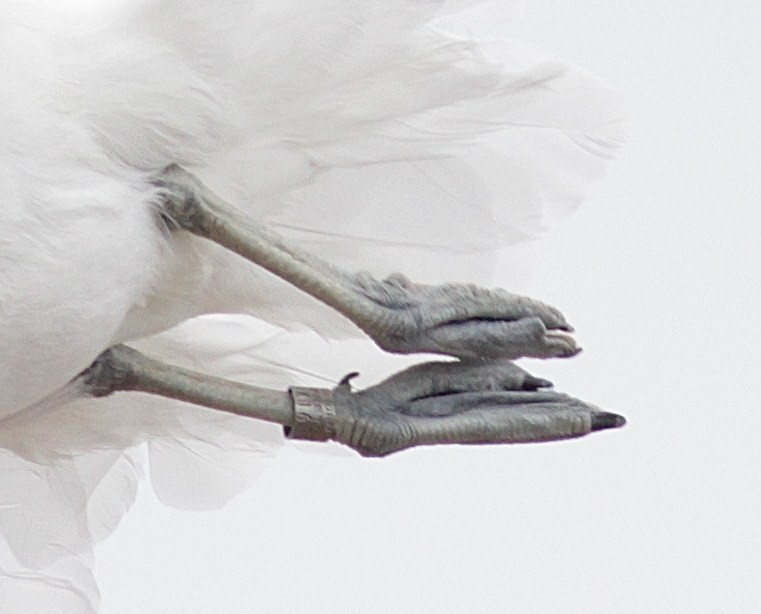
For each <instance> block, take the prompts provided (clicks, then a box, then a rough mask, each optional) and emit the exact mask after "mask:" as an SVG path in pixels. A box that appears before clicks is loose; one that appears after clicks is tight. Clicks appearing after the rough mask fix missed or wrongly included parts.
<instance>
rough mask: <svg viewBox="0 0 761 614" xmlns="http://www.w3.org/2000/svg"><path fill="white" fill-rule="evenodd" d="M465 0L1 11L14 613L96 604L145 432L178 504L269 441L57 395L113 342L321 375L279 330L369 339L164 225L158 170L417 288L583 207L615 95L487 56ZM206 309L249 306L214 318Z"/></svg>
mask: <svg viewBox="0 0 761 614" xmlns="http://www.w3.org/2000/svg"><path fill="white" fill-rule="evenodd" d="M463 4H468V5H470V4H477V3H474V2H468V3H459V5H463ZM457 6H458V3H451V2H450V3H448V2H444V1H435V0H388V1H386V2H383V3H378V2H372V1H370V0H313V1H310V2H304V0H280V1H279V2H264V1H260V0H231V1H229V2H225V3H223V4H219V3H200V2H191V1H189V0H162V1H160V2H159V1H157V0H143V1H140V2H127V1H117V2H109V3H102V2H85V1H81V2H75V1H68V2H63V3H61V2H52V1H47V0H38V1H34V2H17V1H15V0H2V2H0V77H2V78H1V79H0V127H1V129H2V134H3V141H2V143H0V160H1V161H2V163H1V164H0V190H2V194H3V203H2V205H0V391H1V396H0V466H2V471H3V476H4V478H3V480H2V482H1V483H0V531H2V532H3V534H4V535H5V536H6V540H7V541H8V544H9V546H10V551H3V552H0V567H1V568H2V569H3V570H4V571H5V572H6V577H5V578H3V579H0V582H2V583H3V584H4V585H0V586H2V589H3V591H5V590H8V591H12V594H13V595H14V599H16V598H17V599H18V603H19V604H23V607H24V610H23V611H26V612H28V611H47V610H46V608H48V609H49V607H51V606H50V604H55V611H57V612H62V613H65V614H68V613H69V612H71V613H74V612H77V613H79V612H83V613H84V612H92V611H94V610H95V609H96V607H97V605H96V602H97V590H96V588H95V585H94V583H93V581H92V578H91V576H90V573H89V571H88V569H89V567H88V560H89V551H90V548H91V546H92V544H93V542H94V541H95V540H97V539H99V538H101V537H103V536H104V535H107V534H108V532H110V531H111V530H113V528H114V527H115V525H116V523H117V522H118V519H119V518H120V517H121V515H122V514H123V512H124V511H125V509H126V508H127V507H128V506H129V504H130V502H131V500H132V498H133V497H134V493H135V488H136V481H137V478H138V477H139V474H140V468H139V467H138V465H137V464H136V463H135V462H133V461H132V460H131V457H130V453H129V452H128V450H130V449H131V448H133V447H134V446H135V445H137V444H139V443H141V442H149V443H148V445H149V450H150V451H149V456H150V459H151V472H152V477H153V481H154V484H155V485H156V487H157V489H158V491H159V494H160V496H162V498H163V499H164V500H165V501H167V502H169V503H171V504H175V505H184V506H187V507H192V508H203V507H210V506H214V505H217V504H219V503H220V502H221V501H224V500H226V499H227V498H229V497H230V496H233V495H234V494H235V493H236V492H238V491H239V490H240V489H241V488H243V487H244V486H245V485H246V484H247V483H248V481H249V479H250V477H251V476H252V475H253V473H255V471H254V470H253V469H252V468H253V466H254V465H255V463H254V462H253V461H254V460H255V457H256V456H257V454H258V451H261V450H262V449H268V448H270V447H271V446H274V445H277V443H278V442H279V436H278V435H277V433H276V432H275V430H274V429H272V428H270V427H268V426H266V425H260V424H258V423H255V422H253V421H246V420H242V419H239V418H235V417H229V416H218V415H214V414H212V413H211V412H207V411H202V410H198V409H197V408H191V407H187V406H184V407H183V406H181V404H176V403H174V404H173V403H169V402H167V401H165V400H159V399H150V398H147V397H144V396H140V395H135V396H134V397H129V396H127V397H125V396H122V397H117V398H114V399H107V400H103V401H98V402H94V401H88V400H82V399H69V398H62V397H61V396H60V395H59V394H57V393H56V391H57V390H59V389H61V388H62V387H63V386H65V384H66V383H67V382H68V381H69V380H70V379H71V378H72V377H74V376H75V375H76V374H77V373H79V372H80V371H82V370H83V369H84V368H85V367H86V366H87V365H88V364H90V362H92V360H93V359H94V358H95V357H96V356H97V355H98V354H99V353H100V352H102V351H103V350H104V349H106V348H107V347H109V346H110V345H112V344H114V343H117V342H123V341H136V340H138V339H143V340H142V341H139V342H138V343H139V344H142V347H143V348H144V349H145V350H146V351H148V352H151V353H154V354H157V355H160V356H162V357H164V358H166V359H167V360H170V361H173V362H176V363H178V364H186V365H189V366H194V367H196V368H200V369H202V370H204V371H207V372H210V373H217V374H220V375H224V376H226V377H232V378H236V379H242V380H244V381H250V382H252V383H256V384H258V385H267V384H270V385H278V386H283V385H285V384H287V383H294V382H299V383H308V382H310V381H313V380H312V377H313V374H310V373H308V372H306V371H299V370H298V369H297V368H295V367H292V366H291V364H290V363H292V362H296V366H298V365H299V363H298V362H297V361H294V360H293V359H292V358H291V357H289V356H288V351H287V348H288V347H299V348H301V349H302V352H301V353H302V354H303V353H305V352H304V351H303V350H304V349H305V348H308V347H313V348H314V347H316V345H317V344H319V343H321V341H320V338H319V337H317V336H316V335H314V334H307V333H299V335H300V336H299V337H297V338H296V341H294V336H293V333H286V332H285V331H284V329H294V328H299V327H301V328H302V329H303V328H305V329H311V330H312V331H315V332H316V333H319V334H320V335H321V336H323V337H328V338H341V337H346V336H349V335H352V334H355V333H356V331H355V330H354V329H353V328H352V327H351V326H350V325H349V324H348V323H347V322H345V321H344V320H343V319H342V318H340V317H339V316H337V315H335V314H333V313H331V312H330V311H329V310H328V309H327V308H325V307H323V306H321V305H320V304H318V303H317V302H316V301H315V300H313V299H311V298H309V297H306V296H304V295H302V294H301V293H300V292H298V291H297V290H294V289H293V288H291V287H289V286H288V285H286V284H285V283H283V282H281V281H280V280H278V279H276V278H274V277H273V276H271V275H270V274H268V273H266V272H263V271H258V270H256V269H255V268H253V267H251V266H250V265H249V264H248V263H245V262H244V261H242V260H241V259H239V258H237V257H236V256H234V255H233V254H230V253H228V252H225V251H224V250H222V249H220V248H218V247H217V246H215V245H212V244H206V243H203V242H202V241H200V240H198V239H196V238H194V237H183V236H180V235H171V236H170V235H167V234H166V233H165V232H163V231H162V229H161V227H160V225H159V224H157V223H156V217H155V211H154V208H155V202H156V190H155V188H154V187H153V186H152V185H151V184H150V182H149V178H150V176H151V174H153V173H155V172H156V171H158V170H160V169H161V168H163V167H164V166H166V165H168V164H171V163H179V164H181V165H183V166H185V167H187V168H188V169H190V170H192V171H193V172H194V173H196V174H197V175H198V176H200V177H201V178H202V179H203V180H204V182H205V183H207V184H208V185H209V186H210V187H211V188H212V189H213V190H215V191H216V192H217V193H219V194H220V195H221V196H223V197H225V198H226V199H227V200H229V201H230V202H232V203H234V204H235V205H236V206H238V207H240V208H241V209H244V210H246V211H247V212H249V213H250V214H251V215H253V216H255V217H256V218H257V219H259V220H261V221H262V222H263V223H266V224H269V225H271V226H272V227H274V228H275V229H277V230H278V232H280V233H282V234H284V235H286V236H288V237H290V238H293V239H297V240H299V241H300V242H301V243H302V244H303V245H304V246H305V247H306V248H307V249H310V250H312V251H313V252H315V253H317V254H319V255H321V256H323V257H325V258H327V259H328V260H331V261H333V262H335V263H337V264H341V265H342V266H344V267H346V268H350V269H356V268H361V269H368V270H372V271H374V272H376V273H379V274H384V273H388V272H391V271H395V270H403V271H404V272H405V273H407V274H409V275H410V276H411V277H414V278H415V279H418V280H422V281H445V280H453V279H467V280H473V281H479V280H480V281H488V279H485V277H488V268H489V262H490V258H489V253H490V252H492V251H493V250H496V249H497V248H499V247H500V246H501V245H504V244H509V243H510V242H515V241H518V240H521V239H524V238H526V237H529V236H533V235H535V234H536V233H537V232H538V231H539V230H540V229H541V227H542V226H543V224H544V222H545V220H546V219H547V217H548V216H551V215H553V214H556V213H562V212H565V211H568V210H570V209H572V208H573V207H574V206H575V205H576V204H577V202H578V200H579V199H580V198H581V196H582V195H583V192H584V188H585V186H586V184H587V183H588V181H589V180H590V179H591V178H593V177H594V176H595V175H596V174H597V173H598V172H599V170H600V166H601V162H602V160H604V158H605V157H607V156H609V155H610V152H611V151H612V149H613V148H614V146H615V144H616V141H617V139H618V132H617V130H618V127H617V123H616V122H617V119H618V118H617V114H616V111H615V108H614V107H613V106H611V104H610V103H609V99H608V97H607V93H606V92H605V90H604V88H602V86H600V85H599V84H597V83H596V82H595V81H594V80H593V79H591V78H589V77H588V76H586V75H585V74H583V73H582V72H581V71H578V70H577V69H573V68H570V67H567V66H564V65H562V64H559V63H557V62H554V61H533V60H530V59H528V58H527V57H526V56H525V55H523V53H522V52H519V51H518V50H517V49H515V48H507V49H503V50H502V52H503V55H504V57H501V58H499V60H500V61H497V60H495V59H487V57H486V56H485V55H484V53H483V52H482V50H481V49H480V48H479V46H478V45H477V44H476V42H474V41H473V40H469V39H463V38H460V37H456V36H453V35H450V34H446V33H445V31H443V30H442V29H441V28H442V27H443V26H442V24H443V22H441V21H440V20H441V18H442V16H444V15H445V14H446V15H448V14H449V13H450V12H451V11H452V10H454V9H455V8H457ZM448 19H454V17H451V16H449V17H448ZM437 20H439V21H437ZM214 313H235V314H248V315H249V316H253V317H254V318H256V319H253V318H242V317H239V316H236V317H229V316H213V317H201V318H198V317H196V316H201V315H203V314H214ZM189 318H193V319H190V320H189ZM186 320H188V321H187V322H186V323H185V324H182V325H181V326H179V328H176V329H174V330H172V331H169V332H164V331H167V329H170V328H171V327H173V326H176V325H178V324H181V323H182V322H184V321H186ZM265 322H266V323H267V324H265ZM151 336H152V337H151ZM146 337H150V338H146ZM289 343H290V344H292V345H290V346H289V345H288V344H289ZM302 367H303V365H302ZM333 375H338V374H329V377H330V376H333ZM51 395H52V396H51ZM125 450H126V451H127V452H125ZM188 467H192V470H189V469H188ZM8 476H10V477H8ZM183 476H186V477H187V478H188V479H186V480H183V479H182V477H183ZM188 476H192V478H191V477H188ZM199 480H200V481H202V482H203V484H204V488H199ZM200 492H204V493H205V497H201V495H200V494H199V493H200ZM51 510H55V511H56V517H55V520H54V521H51V515H50V512H51ZM6 586H7V587H8V588H7V589H6ZM4 594H5V593H4ZM35 600H36V601H35ZM13 603H16V601H13ZM32 604H34V606H35V607H33V605H32ZM37 604H40V605H39V606H37ZM4 611H6V610H4ZM11 611H12V612H13V610H11Z"/></svg>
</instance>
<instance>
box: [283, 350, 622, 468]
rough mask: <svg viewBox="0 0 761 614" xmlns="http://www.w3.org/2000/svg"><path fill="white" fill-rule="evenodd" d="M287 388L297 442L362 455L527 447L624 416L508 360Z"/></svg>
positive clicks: (291, 432) (417, 368) (610, 425)
mask: <svg viewBox="0 0 761 614" xmlns="http://www.w3.org/2000/svg"><path fill="white" fill-rule="evenodd" d="M350 377H351V376H349V377H347V378H346V379H345V380H344V382H342V383H341V384H340V385H339V386H338V387H337V388H336V389H335V390H333V392H332V394H329V393H328V394H326V391H322V390H320V391H318V390H313V389H305V388H295V389H293V390H292V394H293V397H294V402H295V408H296V416H297V419H296V420H295V422H294V425H293V426H292V427H290V428H289V429H287V431H288V435H289V437H291V438H295V439H314V440H326V439H333V440H335V441H339V442H341V443H344V444H346V445H348V446H350V447H352V448H354V449H355V450H357V451H358V452H359V453H360V454H362V455H364V456H386V455H388V454H391V453H393V452H398V451H400V450H404V449H406V448H411V447H413V446H418V445H432V444H441V443H459V444H485V443H491V444H496V443H525V442H537V441H550V440H556V439H566V438H571V437H580V436H583V435H586V434H588V433H590V432H592V431H595V430H601V429H605V428H616V427H620V426H623V424H625V420H624V418H623V417H621V416H618V415H616V414H612V413H609V412H604V411H601V410H599V409H597V408H596V407H594V406H592V405H588V404H586V403H584V402H582V401H579V400H577V399H574V398H572V397H569V396H567V395H565V394H561V393H558V392H554V391H552V390H547V389H546V387H547V386H548V385H549V382H546V381H545V380H540V379H538V378H534V377H533V376H531V375H530V374H528V373H526V372H525V371H524V370H523V369H520V368H519V367H518V366H516V365H515V364H513V363H511V362H510V361H507V360H495V361H470V362H468V361H464V362H448V363H426V364H422V365H417V366H415V367H412V368H410V369H407V370H405V371H402V372H401V373H399V374H397V375H394V376H393V377H391V378H389V379H387V380H385V381H384V382H382V383H380V384H378V385H377V386H373V387H371V388H368V389H367V390H364V391H361V392H352V391H351V388H350V386H349V379H350Z"/></svg>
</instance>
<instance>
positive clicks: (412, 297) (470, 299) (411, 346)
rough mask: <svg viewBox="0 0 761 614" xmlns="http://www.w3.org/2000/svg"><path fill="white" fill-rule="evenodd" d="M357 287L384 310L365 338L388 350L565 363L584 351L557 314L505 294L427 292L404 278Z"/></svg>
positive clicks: (469, 289)
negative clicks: (527, 357) (559, 359)
mask: <svg viewBox="0 0 761 614" xmlns="http://www.w3.org/2000/svg"><path fill="white" fill-rule="evenodd" d="M353 282H354V287H355V288H356V289H357V291H358V292H359V293H361V294H362V296H363V297H364V298H365V299H366V300H367V299H369V300H370V301H372V302H373V303H374V304H375V305H376V306H379V307H381V308H382V310H381V315H380V316H379V317H378V318H377V323H376V325H375V326H373V327H367V326H365V330H366V332H368V334H369V335H370V336H371V337H372V338H373V339H374V340H375V342H376V343H377V344H378V345H379V346H380V347H381V348H383V349H384V350H387V351H389V352H396V353H401V354H409V353H415V352H430V353H434V354H448V355H451V356H457V357H461V358H510V359H513V358H520V357H522V356H530V357H534V358H565V357H569V356H574V355H575V354H578V353H579V352H580V351H581V348H579V347H578V346H577V345H576V342H575V340H574V339H573V337H571V336H570V335H568V334H565V333H568V332H572V330H573V329H572V328H571V326H570V325H569V324H568V322H567V321H566V320H565V318H564V317H563V315H562V314H561V313H560V312H559V311H558V310H557V309H555V308H553V307H550V306H548V305H545V304H544V303H541V302H539V301H535V300H532V299H529V298H526V297H524V296H519V295H516V294H510V293H509V292H506V291H504V290H488V289H485V288H480V287H478V286H474V285H472V284H444V285H440V286H426V285H421V284H415V283H412V282H411V281H410V280H408V279H407V278H406V277H404V276H402V275H393V276H391V277H389V278H388V279H385V280H383V281H378V280H376V279H374V278H372V277H371V276H369V275H366V274H359V275H356V276H354V278H353Z"/></svg>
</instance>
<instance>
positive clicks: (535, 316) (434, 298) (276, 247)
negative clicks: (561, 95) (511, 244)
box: [153, 165, 579, 359]
mask: <svg viewBox="0 0 761 614" xmlns="http://www.w3.org/2000/svg"><path fill="white" fill-rule="evenodd" d="M153 182H154V183H155V184H156V185H157V186H159V187H160V188H162V191H163V203H162V215H163V216H164V217H165V219H166V220H167V221H168V223H169V224H170V226H171V227H175V228H181V229H183V230H186V231H188V232H191V233H193V234H195V235H197V236H199V237H203V238H205V239H208V240H210V241H214V242H215V243H218V244H219V245H221V246H223V247H225V248H227V249H229V250H231V251H233V252H235V253H237V254H239V255H241V256H242V257H244V258H246V259H248V260H250V261H251V262H253V263H254V264H256V265H258V266H261V267H263V268H265V269H267V270H268V271H270V272H271V273H274V274H275V275H277V276H278V277H280V278H282V279H283V280H285V281H287V282H289V283H290V284H292V285H294V286H296V287H297V288H299V289H301V290H303V291H304V292H306V293H308V294H310V295H312V296H313V297H315V298H317V299H319V300H320V301H322V302H323V303H325V304H327V305H329V306H330V307H332V308H334V309H336V310H337V311H338V312H340V313H341V314H343V315H344V316H345V317H347V318H348V319H349V320H351V321H352V322H354V323H355V324H356V325H357V326H358V327H359V328H360V329H362V330H363V331H364V332H365V333H367V334H368V335H369V336H370V337H371V338H372V339H373V340H374V341H375V342H376V343H377V345H378V346H380V347H381V348H382V349H384V350H386V351H389V352H394V353H401V354H408V353H416V352H426V353H434V354H446V355H452V356H457V357H463V358H510V359H512V358H519V357H521V356H531V357H536V358H552V357H567V356H573V355H574V354H576V353H577V352H578V351H579V348H578V347H577V346H576V343H575V341H574V339H573V338H572V337H571V336H569V335H567V334H564V332H570V331H572V328H571V327H570V325H569V324H568V323H567V322H566V321H565V319H564V318H563V316H562V315H561V314H560V312H559V311H557V310H556V309H554V308H552V307H549V306H547V305H545V304H543V303H541V302H539V301H534V300H532V299H529V298H526V297H523V296H518V295H515V294H510V293H508V292H506V291H504V290H489V289H485V288H480V287H477V286H474V285H471V284H444V285H439V286H427V285H422V284H415V283H412V282H411V281H409V280H408V279H407V278H405V277H403V276H402V275H392V276H391V277H389V278H388V279H385V280H378V279H375V278H374V277H372V276H371V275H369V274H368V273H355V274H352V273H347V272H345V271H342V270H341V269H339V268H338V267H335V266H333V265H331V264H329V263H327V262H325V261H323V260H321V259H319V258H317V257H316V256H314V255H312V254H309V253H307V252H305V251H303V250H300V249H298V248H297V247H295V246H293V245H289V244H287V243H286V242H285V241H284V240H283V239H282V238H281V237H279V236H277V235H276V234H274V233H273V232H271V231H269V230H267V229H266V228H263V227H262V226H260V225H258V224H257V223H256V222H255V221H253V220H251V219H250V218H248V217H246V216H245V215H244V214H242V213H241V212H239V211H238V210H236V209H235V208H234V207H232V206H231V205H229V204H227V203H225V202H224V201H223V200H222V199H221V198H219V197H218V196H216V195H215V194H213V193H212V192H211V191H210V190H209V189H208V188H206V187H205V186H204V185H203V184H202V183H201V182H200V181H199V180H198V179H196V178H195V177H194V176H193V175H191V174H190V173H188V172H187V171H185V170H183V169H182V168H180V167H179V166H176V165H172V166H170V167H167V168H166V169H165V170H163V171H162V172H161V173H160V174H159V175H158V176H156V177H155V178H154V179H153Z"/></svg>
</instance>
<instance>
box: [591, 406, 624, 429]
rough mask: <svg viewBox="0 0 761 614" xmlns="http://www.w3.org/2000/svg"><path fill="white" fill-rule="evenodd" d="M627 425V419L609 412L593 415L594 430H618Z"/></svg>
mask: <svg viewBox="0 0 761 614" xmlns="http://www.w3.org/2000/svg"><path fill="white" fill-rule="evenodd" d="M625 424H626V418H624V417H623V416H619V415H618V414H614V413H611V412H607V411H601V412H596V413H594V414H592V430H593V431H602V430H605V429H617V428H620V427H622V426H624V425H625Z"/></svg>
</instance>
